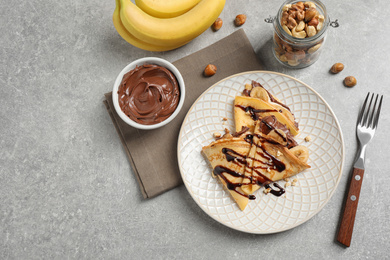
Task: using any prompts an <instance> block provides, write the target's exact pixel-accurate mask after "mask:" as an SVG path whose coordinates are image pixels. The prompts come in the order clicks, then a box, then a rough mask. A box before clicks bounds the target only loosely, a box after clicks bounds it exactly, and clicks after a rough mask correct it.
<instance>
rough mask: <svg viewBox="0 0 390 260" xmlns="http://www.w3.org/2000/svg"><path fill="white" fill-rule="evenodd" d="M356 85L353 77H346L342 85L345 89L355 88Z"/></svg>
mask: <svg viewBox="0 0 390 260" xmlns="http://www.w3.org/2000/svg"><path fill="white" fill-rule="evenodd" d="M356 83H357V81H356V78H355V77H353V76H348V77H346V78H345V79H344V85H345V86H346V87H350V88H351V87H353V86H355V85H356Z"/></svg>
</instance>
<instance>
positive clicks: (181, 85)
mask: <svg viewBox="0 0 390 260" xmlns="http://www.w3.org/2000/svg"><path fill="white" fill-rule="evenodd" d="M144 64H155V65H159V66H162V67H165V68H167V69H168V70H170V71H171V72H172V73H173V74H174V75H175V77H176V79H177V82H178V83H179V89H180V100H179V104H178V105H177V107H176V110H175V111H174V112H173V113H172V115H171V116H170V117H168V118H167V119H165V120H164V121H162V122H160V123H157V124H153V125H143V124H139V123H137V122H134V121H133V120H131V119H130V118H129V117H128V116H127V115H126V114H125V113H124V112H123V111H122V109H121V108H120V106H119V101H118V88H119V85H120V83H121V82H122V79H123V76H124V75H125V74H126V73H127V72H129V71H130V70H133V69H135V67H136V66H141V65H144ZM185 94H186V93H185V85H184V80H183V77H182V75H181V74H180V72H179V70H178V69H177V68H176V67H175V66H174V65H173V64H172V63H170V62H169V61H167V60H164V59H161V58H156V57H146V58H141V59H138V60H135V61H133V62H131V63H130V64H129V65H127V66H126V67H125V68H124V69H123V70H122V71H121V72H120V73H119V75H118V77H117V78H116V80H115V83H114V88H113V90H112V101H113V103H114V107H115V110H116V112H117V113H118V115H119V116H120V118H121V119H122V120H123V121H125V122H126V123H127V124H128V125H130V126H132V127H135V128H138V129H142V130H151V129H156V128H159V127H162V126H164V125H166V124H168V123H169V122H171V121H172V120H173V119H174V118H175V117H176V116H177V114H179V112H180V110H181V108H182V107H183V103H184V98H185Z"/></svg>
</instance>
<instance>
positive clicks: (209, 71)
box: [204, 64, 217, 77]
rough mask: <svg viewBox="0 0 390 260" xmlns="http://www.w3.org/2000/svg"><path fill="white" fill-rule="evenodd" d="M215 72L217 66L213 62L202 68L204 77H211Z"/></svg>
mask: <svg viewBox="0 0 390 260" xmlns="http://www.w3.org/2000/svg"><path fill="white" fill-rule="evenodd" d="M216 72H217V67H216V66H215V65H213V64H209V65H207V66H206V68H205V69H204V75H205V76H206V77H211V76H213V75H214V74H215V73H216Z"/></svg>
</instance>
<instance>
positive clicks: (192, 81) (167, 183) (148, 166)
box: [103, 29, 263, 198]
mask: <svg viewBox="0 0 390 260" xmlns="http://www.w3.org/2000/svg"><path fill="white" fill-rule="evenodd" d="M173 64H174V65H175V66H176V67H177V68H178V70H179V71H180V72H181V74H182V76H183V78H184V82H185V87H186V97H185V102H184V105H183V107H182V110H181V111H180V113H179V114H178V115H177V117H176V118H175V119H174V120H173V121H171V122H170V123H169V124H168V125H166V126H164V127H162V128H159V129H155V130H148V131H146V130H138V129H135V128H132V127H130V126H129V125H127V124H126V123H124V121H123V120H122V119H121V118H120V117H119V116H118V114H117V113H116V112H115V108H114V105H113V103H112V92H110V93H107V94H105V98H106V99H105V100H104V101H103V102H104V104H105V105H106V108H107V111H108V113H109V114H110V116H111V119H112V122H113V124H114V126H115V127H116V130H117V132H118V134H119V137H120V139H121V141H122V144H123V147H124V149H125V151H126V153H127V156H128V157H129V160H130V163H131V165H132V168H133V171H134V173H135V175H136V178H137V180H138V183H139V186H140V189H141V192H142V195H143V196H144V198H152V197H154V196H157V195H159V194H161V193H163V192H165V191H168V190H170V189H172V188H174V187H176V186H178V185H180V184H182V183H183V181H182V179H181V176H180V171H179V166H178V162H177V140H178V135H179V131H180V127H181V124H182V122H183V119H184V117H185V115H186V114H187V111H188V110H189V108H190V107H191V105H192V104H193V103H194V102H195V100H196V99H197V98H198V97H199V96H200V95H201V94H202V93H203V92H204V91H205V90H206V89H208V88H209V87H210V86H212V85H213V84H214V83H216V82H218V81H220V80H222V79H224V78H225V77H227V76H231V75H233V74H236V73H239V72H244V71H251V70H260V69H262V68H263V66H262V64H261V63H260V61H259V60H258V59H257V57H256V54H255V52H254V50H253V48H252V45H251V43H250V42H249V40H248V38H247V36H246V34H245V32H244V30H243V29H239V30H237V31H235V32H234V33H233V34H231V35H229V36H227V37H226V38H224V39H222V40H220V41H218V42H216V43H214V44H212V45H210V46H208V47H206V48H204V49H202V50H200V51H198V52H196V53H193V54H191V55H189V56H187V57H184V58H182V59H180V60H178V61H176V62H173ZM208 64H214V65H215V66H216V67H217V73H216V74H215V75H214V76H212V77H205V76H203V70H204V68H205V67H206V66H207V65H208Z"/></svg>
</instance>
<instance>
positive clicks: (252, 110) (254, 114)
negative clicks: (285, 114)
mask: <svg viewBox="0 0 390 260" xmlns="http://www.w3.org/2000/svg"><path fill="white" fill-rule="evenodd" d="M235 107H238V108H241V109H242V110H244V111H245V113H249V114H250V116H251V118H252V119H253V120H255V121H256V120H258V119H259V118H260V117H259V115H258V113H266V112H278V110H276V109H255V108H254V107H251V106H247V107H246V106H241V105H235Z"/></svg>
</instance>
